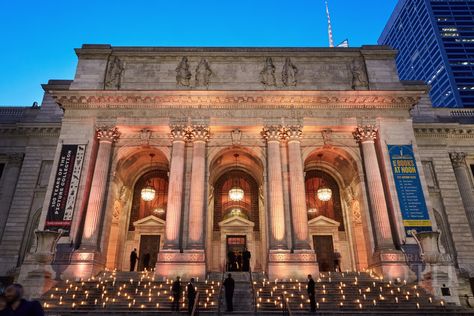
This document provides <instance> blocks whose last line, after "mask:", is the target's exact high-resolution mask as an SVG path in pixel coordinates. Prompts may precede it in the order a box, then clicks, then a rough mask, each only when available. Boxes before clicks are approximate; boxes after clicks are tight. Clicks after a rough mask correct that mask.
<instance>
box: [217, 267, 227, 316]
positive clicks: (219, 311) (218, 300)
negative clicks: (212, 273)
mask: <svg viewBox="0 0 474 316" xmlns="http://www.w3.org/2000/svg"><path fill="white" fill-rule="evenodd" d="M226 266H227V262H224V267H223V268H222V279H221V286H220V288H219V298H218V299H217V315H221V299H222V290H223V287H224V278H225V270H226Z"/></svg>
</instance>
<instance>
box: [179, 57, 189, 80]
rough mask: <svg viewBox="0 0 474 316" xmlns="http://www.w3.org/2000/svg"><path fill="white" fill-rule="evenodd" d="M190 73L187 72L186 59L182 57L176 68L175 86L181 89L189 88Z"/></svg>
mask: <svg viewBox="0 0 474 316" xmlns="http://www.w3.org/2000/svg"><path fill="white" fill-rule="evenodd" d="M190 80H191V72H190V71H189V64H188V58H187V57H183V58H182V59H181V61H180V62H179V65H178V67H176V84H177V85H178V86H181V87H189V82H190Z"/></svg>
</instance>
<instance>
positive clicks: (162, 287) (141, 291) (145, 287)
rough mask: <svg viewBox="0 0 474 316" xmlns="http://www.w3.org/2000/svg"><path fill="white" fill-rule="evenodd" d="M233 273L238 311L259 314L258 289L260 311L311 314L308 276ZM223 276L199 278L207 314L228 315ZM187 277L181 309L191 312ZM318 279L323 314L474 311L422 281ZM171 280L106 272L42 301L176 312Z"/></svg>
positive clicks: (73, 314) (71, 311)
mask: <svg viewBox="0 0 474 316" xmlns="http://www.w3.org/2000/svg"><path fill="white" fill-rule="evenodd" d="M232 276H233V278H234V280H235V292H234V312H233V313H232V315H250V314H254V310H255V305H254V296H253V293H254V292H253V288H254V289H255V292H256V299H257V313H258V314H259V315H275V314H280V313H283V312H284V311H285V308H284V307H285V304H284V300H286V302H287V306H289V308H290V309H291V312H292V313H293V314H301V315H304V314H310V313H309V308H310V307H309V301H308V297H307V294H306V280H294V279H288V280H267V279H266V278H265V277H264V276H263V275H261V274H252V276H253V280H254V281H253V286H252V283H251V281H250V280H251V279H250V275H249V273H246V272H240V273H239V272H232ZM221 279H222V273H216V274H210V275H209V276H208V278H207V279H206V280H197V281H198V282H196V287H197V288H198V291H199V293H200V301H199V313H200V314H201V315H216V314H218V311H219V307H220V311H221V314H226V312H225V311H226V306H225V295H224V293H221V301H220V302H218V300H219V293H220V291H221V288H222V286H221ZM185 281H187V280H183V282H182V284H183V293H182V295H181V301H180V308H181V313H186V312H187V301H186V292H185V285H186V282H185ZM315 281H316V298H317V314H318V315H338V314H342V315H399V316H401V315H413V314H425V315H427V314H429V315H430V316H434V315H447V314H451V315H474V314H473V313H472V312H471V311H470V310H466V309H464V308H462V307H459V306H452V305H447V304H446V303H444V302H443V301H440V300H437V299H435V298H433V297H431V296H430V295H429V294H427V293H426V292H425V291H423V290H422V289H420V288H419V287H418V286H416V285H410V284H406V283H404V282H402V283H400V284H396V283H394V282H387V281H383V280H381V279H379V278H377V277H376V276H373V275H370V274H368V273H361V272H350V273H331V274H329V273H328V274H321V275H320V276H319V277H318V278H317V279H316V280H315ZM171 284H172V280H167V279H157V278H155V277H154V275H153V272H148V273H147V272H144V273H141V272H140V273H138V272H104V273H101V274H99V275H98V276H96V277H94V278H90V279H88V280H75V281H69V280H67V281H64V282H62V283H60V284H58V285H57V286H56V287H54V288H52V289H51V290H50V291H49V292H48V293H46V294H45V295H44V296H43V298H42V300H41V301H42V303H43V306H44V308H45V311H46V314H47V315H49V316H53V315H54V316H66V315H68V316H69V315H70V316H77V315H84V316H86V315H102V316H109V315H110V316H126V315H132V314H133V315H135V314H140V315H141V316H148V315H150V316H151V315H162V314H175V313H172V312H171V304H172V299H171V294H170V290H171ZM229 314H230V313H229Z"/></svg>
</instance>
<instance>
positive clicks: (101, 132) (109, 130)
mask: <svg viewBox="0 0 474 316" xmlns="http://www.w3.org/2000/svg"><path fill="white" fill-rule="evenodd" d="M96 133H97V135H96V136H97V139H98V140H99V141H100V142H111V143H113V142H115V141H116V140H117V139H118V138H119V137H120V132H119V130H118V128H117V127H106V126H104V127H98V128H97V129H96Z"/></svg>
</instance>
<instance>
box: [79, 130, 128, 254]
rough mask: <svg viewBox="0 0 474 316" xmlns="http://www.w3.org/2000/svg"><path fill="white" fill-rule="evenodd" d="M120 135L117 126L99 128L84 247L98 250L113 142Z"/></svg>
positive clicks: (82, 244)
mask: <svg viewBox="0 0 474 316" xmlns="http://www.w3.org/2000/svg"><path fill="white" fill-rule="evenodd" d="M119 135H120V134H119V132H118V130H117V128H116V127H113V128H107V127H105V128H98V129H97V139H98V140H99V149H98V151H97V158H96V162H95V167H94V175H93V177H92V184H91V189H90V194H89V202H88V204H87V211H86V219H85V222H84V231H83V234H82V243H81V248H82V249H87V250H91V251H97V250H98V241H99V229H100V226H101V225H100V224H101V223H100V222H101V220H102V216H103V214H102V213H103V206H104V202H105V200H106V196H105V192H106V191H107V178H108V174H109V168H110V158H111V154H112V144H113V143H114V142H115V141H116V140H117V138H118V137H119Z"/></svg>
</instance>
